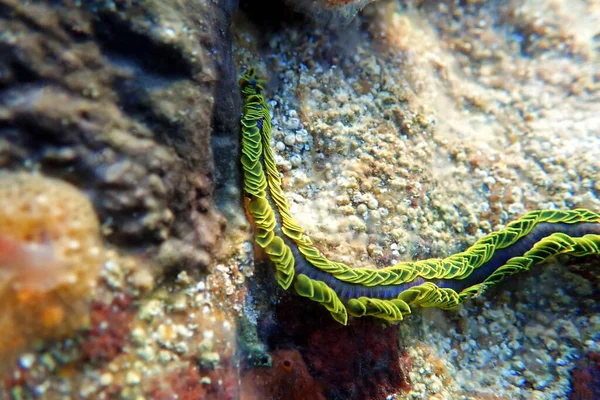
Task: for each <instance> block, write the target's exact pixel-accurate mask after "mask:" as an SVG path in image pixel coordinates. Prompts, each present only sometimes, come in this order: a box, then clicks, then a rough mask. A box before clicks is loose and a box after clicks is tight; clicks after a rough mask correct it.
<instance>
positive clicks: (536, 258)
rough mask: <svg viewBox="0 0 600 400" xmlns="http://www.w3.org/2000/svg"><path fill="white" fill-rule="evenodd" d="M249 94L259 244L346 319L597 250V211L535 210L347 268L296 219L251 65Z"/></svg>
mask: <svg viewBox="0 0 600 400" xmlns="http://www.w3.org/2000/svg"><path fill="white" fill-rule="evenodd" d="M240 85H241V90H242V95H243V97H244V111H243V112H244V115H243V117H242V120H241V127H242V158H241V163H242V167H243V171H244V190H245V192H246V194H247V196H248V197H249V199H250V202H249V206H248V207H249V211H250V213H251V214H252V217H253V218H254V224H255V226H256V230H257V233H256V243H257V244H258V245H259V246H260V247H262V248H263V249H264V250H265V252H266V254H267V255H268V256H269V258H270V259H271V261H272V262H273V264H274V265H275V268H276V271H277V280H278V282H279V284H280V285H281V286H282V287H283V288H284V289H288V288H289V287H290V286H291V285H292V283H293V284H294V288H295V289H296V292H298V294H300V295H301V296H304V297H308V298H310V299H311V300H314V301H316V302H318V303H321V304H322V305H323V306H325V308H327V310H329V312H330V313H331V315H332V316H333V318H334V319H335V320H336V321H338V322H340V323H342V324H344V325H345V324H347V322H348V314H350V315H352V316H355V317H362V316H365V315H368V316H373V317H377V318H383V319H386V320H392V321H395V320H401V319H402V318H403V316H404V315H406V314H409V313H410V312H411V308H410V307H411V306H414V305H419V306H421V307H439V308H442V309H451V308H454V307H457V306H458V305H459V304H460V303H461V302H462V301H463V300H464V299H465V298H467V297H471V296H473V295H475V294H478V293H481V292H483V291H484V290H485V289H486V288H487V287H489V286H492V285H495V284H496V283H498V282H500V281H502V280H503V279H504V278H506V277H508V276H510V275H512V274H515V273H517V272H521V271H527V270H529V268H530V267H531V266H532V265H533V264H537V263H540V262H542V261H544V260H546V259H547V258H549V257H552V256H555V255H557V254H571V255H573V256H584V255H590V254H599V255H600V214H599V213H597V212H594V211H591V210H586V209H577V210H570V211H556V210H537V211H531V212H529V213H527V214H525V215H524V216H522V217H521V218H520V219H518V220H516V221H513V222H511V223H509V224H508V225H507V226H506V228H504V229H502V230H500V231H498V232H493V233H491V234H489V235H487V236H485V237H483V238H481V239H479V240H478V241H477V242H476V243H475V244H474V245H473V246H471V247H469V248H468V249H467V250H465V251H463V252H461V253H457V254H454V255H451V256H450V257H447V258H443V259H438V258H434V259H429V260H420V261H414V262H402V263H398V264H396V265H394V266H391V267H387V268H384V269H378V270H377V269H368V268H350V267H348V266H347V265H345V264H342V263H338V262H334V261H330V260H328V259H327V258H326V257H325V256H323V255H322V254H321V253H320V252H319V250H318V249H317V248H315V247H314V246H313V244H312V242H311V240H310V238H308V237H307V236H306V235H305V234H304V230H303V229H302V228H301V227H300V226H299V225H298V224H297V223H296V222H295V221H294V219H293V218H292V215H291V213H290V209H289V206H288V204H287V201H286V199H285V197H284V195H283V191H282V189H281V179H280V178H279V171H278V170H277V167H276V165H275V159H274V157H273V152H272V151H271V117H270V112H269V107H268V105H267V103H266V101H265V98H264V96H263V94H262V92H263V90H264V89H263V86H262V81H261V80H260V79H258V78H257V76H256V72H255V70H254V69H249V70H248V71H247V72H246V73H245V74H244V76H243V77H242V79H241V80H240Z"/></svg>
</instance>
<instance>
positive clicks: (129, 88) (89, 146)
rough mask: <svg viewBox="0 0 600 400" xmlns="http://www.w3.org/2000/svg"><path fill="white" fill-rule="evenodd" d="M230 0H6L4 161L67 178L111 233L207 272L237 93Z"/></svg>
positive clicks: (0, 122)
mask: <svg viewBox="0 0 600 400" xmlns="http://www.w3.org/2000/svg"><path fill="white" fill-rule="evenodd" d="M233 3H234V1H225V2H219V4H218V5H217V4H215V3H214V2H210V1H194V2H191V1H182V2H173V3H172V2H167V3H165V2H161V1H150V2H143V4H142V3H139V2H113V1H90V2H71V1H62V2H61V1H59V2H39V3H34V4H28V5H27V6H24V5H23V4H22V2H20V1H13V0H3V1H0V31H2V32H3V34H2V36H1V37H0V52H1V53H2V59H1V60H0V168H8V169H21V168H23V166H25V167H26V168H27V169H36V170H41V171H43V172H44V173H46V174H49V175H52V176H56V177H59V178H62V179H65V180H67V181H70V182H72V183H74V184H75V185H77V186H79V187H80V188H83V189H84V190H85V191H87V192H88V193H89V195H90V197H91V198H92V200H93V203H94V207H95V209H96V210H97V212H98V213H99V216H100V219H101V221H102V223H103V233H104V234H105V235H106V236H107V237H108V239H109V240H110V242H112V243H114V244H117V245H119V246H120V247H122V248H131V249H135V250H142V251H147V252H148V254H149V255H151V256H156V257H153V258H154V259H156V260H158V264H159V265H160V267H161V268H163V269H169V268H186V269H188V270H192V271H195V270H200V271H202V270H205V268H206V267H207V266H208V265H209V264H210V259H211V255H212V254H213V252H214V250H215V248H216V245H217V241H218V238H219V236H220V234H221V232H222V227H223V220H222V218H221V217H220V216H219V214H218V213H217V212H216V211H215V207H214V202H213V197H212V196H213V190H214V187H213V186H214V184H213V177H214V166H213V161H212V153H211V147H210V133H211V126H212V125H213V124H219V121H218V118H219V116H223V115H229V116H231V115H235V113H234V111H233V110H234V100H233V99H234V98H236V96H237V93H236V87H235V86H234V85H233V83H234V78H233V76H232V77H229V78H225V79H221V78H222V77H221V76H220V75H222V73H223V71H225V70H224V69H223V68H221V65H223V64H224V63H223V60H226V59H227V58H228V57H229V53H230V50H229V46H227V40H226V39H227V37H226V32H227V29H226V28H227V27H228V18H229V15H228V14H229V10H231V8H232V6H233ZM229 64H231V63H229ZM225 72H226V73H231V71H225ZM223 82H225V85H229V87H226V86H223V85H224V84H223ZM217 85H221V86H219V87H217ZM216 93H218V95H216ZM213 110H219V111H218V112H216V113H214V115H216V117H215V118H216V119H217V120H216V122H215V121H213ZM221 125H223V124H221ZM230 125H231V124H230ZM225 129H232V127H231V126H227V124H225ZM233 131H235V130H233ZM227 133H228V134H231V131H229V132H227Z"/></svg>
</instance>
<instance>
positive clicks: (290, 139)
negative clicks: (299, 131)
mask: <svg viewBox="0 0 600 400" xmlns="http://www.w3.org/2000/svg"><path fill="white" fill-rule="evenodd" d="M283 142H284V143H285V144H287V145H288V146H293V145H294V143H296V135H294V134H293V133H290V134H288V135H285V137H284V138H283Z"/></svg>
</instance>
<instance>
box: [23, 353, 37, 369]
mask: <svg viewBox="0 0 600 400" xmlns="http://www.w3.org/2000/svg"><path fill="white" fill-rule="evenodd" d="M34 362H35V356H34V355H33V354H31V353H27V354H23V355H22V356H21V357H20V358H19V365H20V366H21V367H22V368H25V369H29V368H31V366H32V365H33V363H34Z"/></svg>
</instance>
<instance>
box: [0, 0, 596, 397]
mask: <svg viewBox="0 0 600 400" xmlns="http://www.w3.org/2000/svg"><path fill="white" fill-rule="evenodd" d="M240 3H241V5H240V6H241V7H242V9H241V10H237V2H236V1H234V0H225V1H221V0H219V1H211V0H182V1H159V0H150V1H143V2H134V1H108V0H92V1H83V2H82V1H70V0H62V1H36V2H23V1H17V0H0V32H2V33H1V34H0V169H2V170H3V171H2V172H3V173H4V170H7V171H10V172H11V173H13V172H15V171H19V172H18V173H17V174H16V175H19V176H21V175H20V174H23V175H22V176H25V177H29V178H27V179H31V180H30V182H31V183H36V182H38V181H37V179H42V180H46V179H48V180H50V181H52V182H55V181H54V180H56V179H58V180H59V181H56V182H60V180H63V181H66V182H68V183H69V186H68V187H69V188H71V189H68V190H67V189H65V190H63V193H62V194H63V195H64V196H67V195H69V194H70V193H71V190H73V191H74V193H76V194H77V196H81V198H83V199H84V201H83V203H84V204H87V206H86V207H88V208H90V209H89V210H88V212H86V216H87V217H89V219H88V220H89V221H96V224H95V225H94V224H92V225H94V228H93V229H92V230H93V232H91V233H90V235H89V237H92V238H93V243H94V246H96V245H97V246H98V247H99V248H101V249H102V254H103V256H104V257H103V258H102V260H101V262H99V264H100V265H96V263H95V260H92V261H94V262H91V261H89V260H88V261H85V262H81V263H79V264H77V268H75V269H74V270H75V271H76V272H77V273H79V274H80V278H81V279H79V280H77V282H76V283H75V285H74V286H73V287H74V288H76V289H77V291H76V293H75V294H76V296H74V297H73V298H72V299H74V300H73V301H71V302H70V303H69V305H72V306H73V307H74V308H76V310H75V311H76V312H73V313H71V314H70V315H69V318H72V319H73V323H71V319H69V318H67V319H65V320H63V319H60V318H59V317H61V315H60V313H58V312H55V310H54V309H51V310H50V311H48V310H46V311H44V310H45V307H43V305H44V304H42V306H40V307H28V308H27V309H25V310H24V312H23V313H22V315H23V316H24V318H25V317H26V318H28V319H29V320H33V319H35V321H34V322H35V323H32V324H29V325H27V327H25V328H24V326H25V324H14V323H13V324H12V326H13V330H14V332H16V334H15V335H14V336H16V337H17V339H18V340H21V341H23V340H24V339H25V340H29V339H31V344H30V345H28V346H23V347H16V349H17V350H16V351H15V352H7V353H5V354H1V353H0V361H2V362H3V365H5V366H6V371H1V369H0V372H2V376H1V379H0V397H1V398H11V397H12V398H33V399H36V398H44V399H46V398H47V399H54V398H57V399H58V398H81V399H109V398H111V399H112V398H123V399H131V398H136V399H142V398H147V399H165V400H166V399H174V398H184V399H211V400H212V399H215V400H217V399H219V400H221V399H232V400H233V399H240V398H241V399H254V398H256V399H263V398H272V399H284V398H285V399H287V398H294V396H296V397H295V398H311V396H312V398H314V399H322V398H325V399H328V400H329V399H344V400H346V399H358V400H360V399H369V400H371V399H386V400H387V399H389V400H392V399H438V400H441V399H540V400H541V399H549V398H552V399H555V398H556V399H567V398H570V399H579V398H592V399H593V398H595V397H594V396H597V393H598V390H599V389H598V388H599V387H600V384H599V383H598V376H600V372H599V371H600V364H599V360H600V357H599V356H598V354H600V336H599V335H598V332H600V317H599V315H600V309H599V306H598V304H599V303H598V299H599V293H600V279H599V274H600V273H599V272H598V271H599V269H598V258H597V257H588V258H585V259H581V260H576V261H572V260H570V261H569V260H563V259H562V258H559V259H557V260H553V261H550V262H548V263H546V264H543V265H540V266H538V268H537V269H536V270H535V271H532V272H531V273H527V274H523V275H521V276H519V277H516V279H512V280H509V281H506V282H503V283H502V284H501V285H499V286H497V287H495V288H493V290H490V291H487V292H485V293H484V294H483V295H482V296H481V297H477V298H475V299H472V300H470V301H469V302H467V303H466V304H465V305H464V306H463V307H461V308H460V310H458V311H447V312H446V311H440V310H435V309H434V310H414V313H413V314H412V315H410V316H409V317H408V318H406V319H405V320H404V321H402V322H401V323H400V324H396V325H393V324H391V325H390V324H386V323H384V322H382V321H379V320H373V319H370V318H364V319H360V320H351V321H350V323H349V325H348V326H347V327H344V326H341V325H340V324H338V323H337V322H335V321H333V320H332V319H331V318H330V315H329V314H328V313H327V312H326V311H325V310H324V309H323V308H322V307H321V306H319V305H318V304H315V303H313V302H310V301H309V300H307V299H303V298H300V297H299V296H297V295H295V293H292V292H283V291H282V290H281V289H280V288H278V287H277V285H276V281H275V271H273V268H272V266H271V265H270V264H269V263H266V262H265V261H264V254H262V253H261V251H260V250H259V249H258V248H257V247H256V246H254V242H253V240H254V239H253V232H252V225H251V223H249V221H248V220H247V218H246V215H245V214H244V210H243V207H242V204H243V201H242V197H243V195H242V188H243V185H242V182H241V178H240V168H239V159H240V154H239V153H240V143H239V142H240V136H239V120H240V115H241V107H240V96H239V93H238V91H239V87H238V84H237V80H238V78H239V75H240V74H241V73H242V72H243V71H244V70H245V69H246V68H247V67H248V66H255V67H257V69H258V70H259V71H260V73H261V75H262V76H264V77H265V82H264V85H265V97H266V99H267V102H268V104H269V107H270V109H271V111H272V116H273V140H272V143H271V146H272V148H273V151H274V153H275V161H276V163H277V166H278V168H279V171H280V174H281V179H282V182H283V190H284V194H285V196H286V198H287V200H288V202H289V204H290V208H291V213H292V214H293V216H294V217H295V219H296V220H297V221H299V222H300V223H301V225H302V227H303V228H304V229H305V230H306V232H307V233H308V235H309V236H310V237H311V238H312V240H313V241H314V243H315V245H316V246H317V247H318V248H319V250H321V251H322V252H323V253H324V254H326V255H327V256H328V257H329V258H331V259H332V260H336V261H342V262H345V263H347V264H349V265H351V266H353V267H364V266H372V267H375V268H381V267H384V266H388V265H390V264H392V263H395V262H398V261H404V260H412V259H417V258H428V257H443V256H446V255H449V254H452V253H454V252H457V251H460V250H462V249H464V248H466V247H467V246H468V245H469V244H471V243H473V242H474V241H475V240H477V239H478V238H480V237H482V236H483V235H485V234H487V233H489V232H491V231H493V230H495V229H499V228H502V227H503V226H505V224H507V223H508V222H510V221H511V220H513V219H515V218H516V217H518V216H519V215H522V214H523V213H525V212H526V211H528V210H532V209H536V208H550V209H552V208H558V209H570V208H576V207H586V208H589V209H593V210H600V198H599V193H600V186H599V185H600V130H599V128H598V127H599V126H600V124H599V123H598V122H599V119H598V115H597V114H598V108H599V105H600V86H599V82H600V76H599V75H598V71H597V65H598V63H599V60H600V56H599V54H598V46H597V33H598V32H597V25H598V24H597V21H598V20H600V7H599V6H598V5H597V4H596V3H594V2H587V1H583V0H581V1H567V0H564V1H563V0H558V1H555V0H552V1H550V0H547V1H546V0H542V1H537V0H536V1H525V2H504V1H489V2H484V1H469V2H462V1H446V2H440V1H403V0H399V1H395V0H378V1H376V2H372V1H366V0H340V1H338V0H318V1H295V2H292V1H285V0H274V1H273V2H272V4H273V5H275V6H276V7H274V8H273V10H276V11H277V12H280V14H276V15H274V18H272V19H270V18H271V16H272V15H273V14H271V13H269V12H264V8H263V4H264V3H262V2H259V1H256V0H254V1H241V2H240ZM292 3H294V4H292ZM367 3H369V4H368V5H367ZM269 4H271V3H269ZM363 7H364V9H362V8H363ZM359 9H362V11H361V12H360V13H358V14H357V12H358V10H359ZM269 11H271V8H270V7H269ZM297 11H299V12H301V13H304V15H305V17H299V14H297V13H296V12H297ZM306 16H307V17H306ZM22 171H25V172H22ZM33 176H35V177H36V178H35V179H34V178H31V177H33ZM60 184H64V183H63V182H60V183H59V184H58V186H60ZM73 186H74V187H73ZM48 193H53V192H52V191H51V190H48ZM71 194H72V193H71ZM38 197H39V196H38ZM67 197H68V196H67ZM41 198H42V199H43V195H42V196H41ZM52 200H53V201H56V202H59V203H61V205H63V206H64V207H65V208H68V205H69V203H68V202H66V201H63V200H61V198H60V196H53V199H52ZM63 203H64V204H63ZM90 204H91V205H90ZM92 206H93V210H92V209H91V207H92ZM0 207H2V209H3V210H7V209H8V208H7V207H6V204H2V202H1V200H0ZM83 208H85V207H81V209H83ZM217 209H218V211H217ZM50 214H51V213H48V215H50ZM8 215H10V216H13V217H14V215H17V213H13V212H9V213H8ZM13 219H14V218H13ZM22 220H23V221H25V220H26V219H25V218H23V219H22ZM61 221H62V222H61V223H60V224H58V225H60V226H68V224H67V223H65V221H63V220H61ZM225 221H226V224H225ZM61 224H62V225H61ZM225 225H226V226H225ZM27 227H28V226H26V224H25V223H23V224H22V225H21V224H19V221H17V223H16V225H14V226H11V228H10V232H13V233H11V237H10V238H7V237H8V233H9V232H8V230H2V227H0V267H2V268H1V269H3V270H5V271H0V278H6V276H8V277H11V279H12V277H14V276H17V277H18V278H21V277H23V278H30V277H32V276H30V275H28V274H27V273H26V272H27V269H28V268H25V269H24V271H25V273H24V274H23V275H19V274H16V275H15V274H14V271H15V268H16V267H19V268H21V267H22V266H26V267H32V266H33V267H36V266H38V265H39V263H37V262H36V260H39V255H48V254H49V253H48V252H47V250H48V249H49V245H48V243H53V242H52V240H50V239H52V238H53V237H54V236H52V235H47V236H44V235H39V237H38V239H39V240H38V242H39V243H38V244H41V248H38V247H35V246H32V243H33V242H35V241H34V240H33V239H32V237H29V236H27V235H24V236H23V237H15V235H14V232H15V231H17V230H18V229H21V230H22V231H26V229H25V228H27ZM5 235H6V236H7V237H4V236H5ZM61 237H62V236H61ZM65 237H69V236H68V235H65ZM3 240H4V241H3ZM15 242H17V243H15ZM96 242H97V243H96ZM65 243H66V242H65ZM69 244H71V245H73V246H75V244H73V243H71V242H69V243H66V244H64V243H62V242H61V243H60V246H66V247H68V245H69ZM60 246H58V247H60ZM94 246H91V245H90V246H89V247H90V248H93V247H94ZM60 248H62V247H60ZM7 249H8V250H10V249H12V250H11V251H7ZM7 260H8V261H7ZM49 260H50V261H53V260H54V259H53V258H52V257H49ZM46 266H47V267H50V268H49V269H48V270H49V271H52V272H59V273H58V274H57V275H53V276H52V277H48V276H46V278H45V279H46V280H44V276H43V275H35V276H33V277H35V278H36V280H34V281H37V282H38V283H39V282H41V283H42V284H43V285H46V286H45V287H47V288H50V289H52V290H50V291H48V292H47V293H46V292H44V295H46V294H47V295H48V296H49V297H48V299H50V300H52V301H54V299H55V297H54V296H55V294H56V293H59V294H60V293H62V290H68V286H67V287H60V288H58V289H56V290H55V288H54V286H53V285H55V284H57V282H59V283H61V284H62V283H63V282H62V281H60V277H62V276H63V275H62V273H63V272H65V271H66V272H67V273H65V274H64V276H67V275H68V272H69V271H71V269H64V267H63V265H62V264H60V263H52V262H50V263H49V264H48V265H46ZM29 269H31V268H29ZM20 271H21V270H20ZM21 272H22V271H21ZM3 274H4V275H3ZM54 279H59V280H58V281H55V280H54ZM3 282H5V281H3ZM26 282H29V281H28V280H27V281H26ZM88 287H91V289H90V290H89V291H87V288H88ZM80 288H86V289H85V290H80ZM0 289H3V288H2V287H0ZM92 289H93V290H92ZM3 293H5V292H1V291H0V295H2V294H3ZM6 298H7V299H9V301H8V302H7V303H8V304H13V303H14V304H17V303H18V301H17V300H18V299H17V300H15V299H16V297H14V296H13V297H10V298H9V297H6ZM66 299H67V300H69V297H68V296H67V297H66ZM52 301H47V302H46V303H47V304H48V305H49V306H52V305H53V303H52ZM60 305H61V307H62V306H63V304H62V303H61V304H60ZM59 308H60V307H59ZM64 309H67V310H69V309H68V308H64ZM7 310H8V311H7ZM14 310H16V308H7V307H5V308H4V311H2V314H0V323H2V324H4V326H8V325H9V324H10V323H11V321H12V320H11V319H10V318H13V316H14V315H15V312H16V311H14ZM17 311H18V310H17ZM63 311H64V310H63ZM40 316H41V317H40ZM238 319H241V322H240V321H238ZM7 321H8V322H7ZM57 321H58V323H57ZM62 321H65V323H64V324H61V323H60V322H62ZM11 344H12V343H11ZM0 345H2V346H4V347H6V346H7V345H6V344H5V343H3V342H2V341H0ZM0 350H1V348H0ZM17 353H18V354H17ZM590 396H591V397H590Z"/></svg>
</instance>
